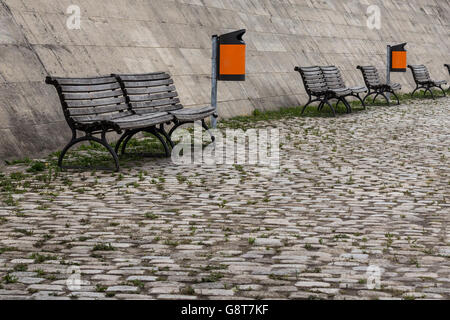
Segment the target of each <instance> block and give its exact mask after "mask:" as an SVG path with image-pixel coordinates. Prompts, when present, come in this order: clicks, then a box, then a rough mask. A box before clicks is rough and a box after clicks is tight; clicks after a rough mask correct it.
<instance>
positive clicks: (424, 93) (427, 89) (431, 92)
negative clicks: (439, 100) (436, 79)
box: [423, 85, 435, 100]
mask: <svg viewBox="0 0 450 320" xmlns="http://www.w3.org/2000/svg"><path fill="white" fill-rule="evenodd" d="M427 91H429V92H430V94H431V98H432V99H433V100H435V98H434V94H433V91H432V90H431V87H430V86H429V85H428V86H427V87H426V89H425V91H424V92H423V96H425V95H426V93H427Z"/></svg>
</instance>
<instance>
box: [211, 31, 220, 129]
mask: <svg viewBox="0 0 450 320" xmlns="http://www.w3.org/2000/svg"><path fill="white" fill-rule="evenodd" d="M218 38H219V37H218V36H217V35H213V36H212V66H211V106H212V107H214V110H215V113H216V114H217V48H218ZM211 126H212V128H213V129H216V128H217V118H216V117H214V116H211Z"/></svg>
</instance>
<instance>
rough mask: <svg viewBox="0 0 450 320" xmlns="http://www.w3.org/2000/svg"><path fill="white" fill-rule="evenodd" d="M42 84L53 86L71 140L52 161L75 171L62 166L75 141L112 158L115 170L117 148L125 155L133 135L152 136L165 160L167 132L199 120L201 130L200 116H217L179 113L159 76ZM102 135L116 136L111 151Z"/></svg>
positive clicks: (201, 111)
mask: <svg viewBox="0 0 450 320" xmlns="http://www.w3.org/2000/svg"><path fill="white" fill-rule="evenodd" d="M45 81H46V83H47V84H52V85H54V86H55V88H56V90H57V92H58V95H59V98H60V100H61V106H62V109H63V112H64V116H65V118H66V121H67V123H68V125H69V127H70V129H71V130H72V139H71V140H70V142H69V143H68V144H67V146H66V147H65V148H64V149H63V151H62V152H61V154H60V156H59V159H58V166H59V167H60V168H65V169H79V168H80V167H73V166H72V167H68V166H63V159H64V157H65V155H66V153H67V152H68V150H69V149H70V148H71V147H73V146H74V145H76V144H78V143H80V142H83V141H94V142H97V143H99V144H101V145H103V146H104V147H105V148H106V149H107V150H108V152H109V153H110V154H111V156H112V157H113V159H114V163H115V170H116V171H119V170H120V165H119V159H118V150H119V148H120V146H122V152H125V148H126V145H127V143H128V142H129V141H130V139H131V138H132V137H133V136H134V135H136V134H137V133H139V132H148V133H150V134H152V135H154V136H155V137H156V138H157V139H158V140H159V141H160V142H161V143H162V145H163V146H164V150H165V154H166V156H169V155H170V149H169V146H168V144H167V143H169V144H170V145H171V146H173V142H172V140H171V134H172V133H173V132H174V130H175V129H176V128H178V127H179V126H181V125H183V124H185V123H192V122H195V121H199V120H201V121H202V125H203V127H204V128H205V129H206V130H209V128H208V127H207V125H206V123H205V118H207V117H209V116H211V115H213V116H215V117H217V114H215V109H214V108H213V107H205V108H195V109H190V108H189V109H184V108H183V106H182V105H181V104H180V100H179V98H178V94H177V92H176V90H175V86H174V85H173V80H172V79H171V77H170V75H169V74H167V73H165V72H156V73H149V74H139V75H138V74H133V75H131V74H128V75H111V76H100V77H93V78H61V77H47V78H46V80H45ZM164 124H173V128H172V130H171V131H170V133H167V132H166V131H165V129H164ZM77 131H81V132H84V136H82V137H77ZM108 132H116V133H118V134H122V137H121V138H120V139H119V141H118V143H117V144H116V148H115V150H114V149H113V148H112V147H111V145H110V144H109V143H108V141H107V139H106V134H107V133H108ZM95 135H100V138H98V137H95Z"/></svg>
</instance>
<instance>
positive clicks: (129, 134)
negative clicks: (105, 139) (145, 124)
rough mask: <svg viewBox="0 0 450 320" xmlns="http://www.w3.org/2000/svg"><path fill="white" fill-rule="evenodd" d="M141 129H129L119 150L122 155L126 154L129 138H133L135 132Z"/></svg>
mask: <svg viewBox="0 0 450 320" xmlns="http://www.w3.org/2000/svg"><path fill="white" fill-rule="evenodd" d="M140 131H141V130H130V131H128V134H127V135H126V137H125V139H124V141H123V143H122V151H121V152H120V153H121V154H122V155H124V154H126V153H125V150H126V148H127V145H128V142H130V140H131V138H133V137H134V136H135V135H136V134H137V133H139V132H140Z"/></svg>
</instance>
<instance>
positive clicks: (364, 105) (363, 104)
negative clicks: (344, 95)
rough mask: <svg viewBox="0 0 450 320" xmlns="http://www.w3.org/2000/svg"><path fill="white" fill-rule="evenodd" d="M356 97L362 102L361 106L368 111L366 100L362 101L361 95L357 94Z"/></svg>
mask: <svg viewBox="0 0 450 320" xmlns="http://www.w3.org/2000/svg"><path fill="white" fill-rule="evenodd" d="M355 97H356V98H358V99H359V101H361V104H362V106H363V108H364V109H366V104H365V103H364V100H363V99H361V97H360V96H359V93H357V94H356V95H355Z"/></svg>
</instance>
